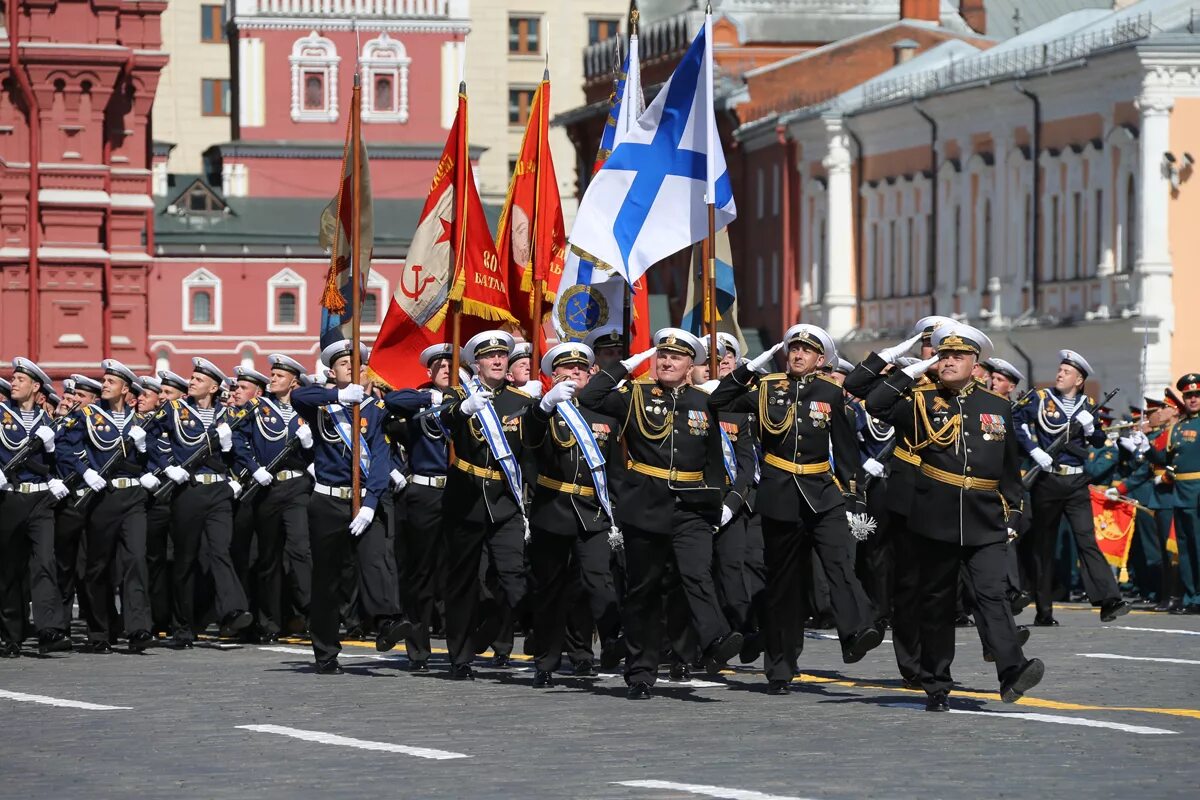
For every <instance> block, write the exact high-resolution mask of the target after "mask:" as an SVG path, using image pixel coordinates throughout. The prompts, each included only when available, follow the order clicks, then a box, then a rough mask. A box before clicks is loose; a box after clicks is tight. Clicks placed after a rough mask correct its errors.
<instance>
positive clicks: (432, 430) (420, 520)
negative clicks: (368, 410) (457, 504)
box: [383, 343, 451, 672]
mask: <svg viewBox="0 0 1200 800" xmlns="http://www.w3.org/2000/svg"><path fill="white" fill-rule="evenodd" d="M450 356H451V346H450V345H449V344H446V343H443V344H435V345H430V346H429V347H426V348H425V349H424V350H423V351H422V352H421V363H423V364H424V365H425V367H426V369H428V370H429V381H428V383H426V384H424V385H422V386H420V387H418V388H416V389H400V390H399V391H394V392H389V393H388V394H387V396H385V397H384V399H383V401H384V404H385V405H386V406H387V408H388V410H389V411H390V412H392V413H393V414H396V415H398V416H400V417H401V418H403V419H404V420H405V428H406V431H407V436H406V441H405V445H406V447H407V449H408V464H409V468H410V470H411V471H412V474H411V476H410V477H409V478H408V488H407V489H405V491H404V494H403V495H402V496H401V497H402V499H401V500H399V501H398V502H402V503H404V506H405V508H404V511H405V515H406V520H405V524H404V525H402V526H399V527H398V529H397V530H398V532H399V535H400V538H401V540H402V545H403V549H404V561H403V562H402V563H401V564H400V570H401V573H402V574H401V582H400V588H401V593H402V599H403V605H404V609H405V611H406V612H407V614H408V618H409V620H410V621H411V622H412V632H411V633H410V634H409V635H408V639H407V641H406V642H405V645H406V649H407V652H408V664H409V669H410V670H411V671H413V672H427V671H428V670H429V656H430V653H431V652H432V651H431V647H432V645H431V644H430V641H429V636H430V631H431V629H432V627H433V621H434V616H435V614H436V613H437V603H438V600H439V599H440V598H441V597H442V595H443V591H442V590H443V575H442V569H441V567H442V561H443V558H444V556H443V553H444V543H443V532H442V508H443V501H442V495H443V493H444V491H445V488H446V468H447V467H448V466H449V450H448V447H447V444H448V438H449V436H448V434H447V431H446V428H445V426H444V425H442V421H441V417H440V416H439V415H438V414H437V413H436V412H435V413H428V414H425V415H423V416H420V417H418V414H420V413H421V412H422V411H426V410H428V409H430V408H431V407H433V406H440V405H441V404H442V403H443V402H445V400H446V397H447V394H448V392H449V389H450Z"/></svg>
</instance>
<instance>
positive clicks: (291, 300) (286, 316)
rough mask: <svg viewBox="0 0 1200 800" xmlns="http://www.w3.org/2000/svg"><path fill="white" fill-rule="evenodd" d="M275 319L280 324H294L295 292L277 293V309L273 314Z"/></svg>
mask: <svg viewBox="0 0 1200 800" xmlns="http://www.w3.org/2000/svg"><path fill="white" fill-rule="evenodd" d="M275 320H276V321H277V322H278V323H279V324H280V325H295V324H296V293H295V292H280V293H279V310H278V311H277V312H276V314H275Z"/></svg>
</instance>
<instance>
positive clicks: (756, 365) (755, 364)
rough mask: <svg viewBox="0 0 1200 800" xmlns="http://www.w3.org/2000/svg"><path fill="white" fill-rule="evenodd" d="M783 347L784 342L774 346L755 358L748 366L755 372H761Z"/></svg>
mask: <svg viewBox="0 0 1200 800" xmlns="http://www.w3.org/2000/svg"><path fill="white" fill-rule="evenodd" d="M782 347H783V342H780V343H779V344H777V345H775V346H774V347H772V348H771V349H770V350H768V351H766V352H765V353H762V354H761V355H759V356H758V357H757V358H755V359H753V360H752V361H751V362H750V363H749V364H748V366H749V367H750V369H752V370H754V371H755V372H761V371H762V370H763V368H764V367H766V366H767V365H768V364H770V363H771V362H772V361H773V360H774V359H775V354H776V353H778V352H779V350H780V349H781V348H782Z"/></svg>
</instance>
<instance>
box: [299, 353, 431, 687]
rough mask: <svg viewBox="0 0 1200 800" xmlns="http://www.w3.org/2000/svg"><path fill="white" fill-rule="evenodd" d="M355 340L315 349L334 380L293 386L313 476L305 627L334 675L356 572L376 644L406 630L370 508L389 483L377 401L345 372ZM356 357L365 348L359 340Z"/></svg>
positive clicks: (391, 563)
mask: <svg viewBox="0 0 1200 800" xmlns="http://www.w3.org/2000/svg"><path fill="white" fill-rule="evenodd" d="M353 348H354V343H353V342H352V341H351V340H349V339H342V340H341V341H337V342H334V343H333V344H331V345H329V346H328V347H326V348H325V349H324V350H323V351H321V362H322V363H323V364H325V365H326V366H328V367H329V368H330V369H331V370H332V371H333V380H334V384H335V386H334V387H333V388H326V387H324V386H302V387H300V388H298V389H295V390H293V391H292V405H293V406H295V408H296V411H297V412H298V413H299V414H300V416H301V417H303V418H304V420H305V422H307V423H308V424H309V425H311V426H312V428H313V440H314V441H313V471H314V473H315V477H316V483H315V485H314V486H313V496H312V500H311V501H310V502H309V506H308V532H309V539H310V541H311V545H312V559H313V576H312V603H311V605H310V607H309V631H310V632H311V633H312V644H313V653H314V655H315V657H316V663H317V673H318V674H320V675H341V674H342V668H341V666H340V665H339V664H338V658H337V657H338V654H339V653H340V652H341V651H342V644H341V641H340V639H339V636H338V628H339V623H340V619H339V610H340V609H341V607H342V605H343V604H344V603H345V602H346V601H347V598H349V597H350V594H351V592H352V591H353V589H354V585H353V583H350V584H349V585H347V583H346V577H347V574H348V575H349V577H350V578H351V579H352V580H357V582H358V586H359V602H360V603H361V605H362V607H363V610H364V611H365V612H366V613H367V614H368V615H370V616H372V617H374V619H375V624H376V628H377V630H378V635H377V636H376V637H375V649H376V650H378V651H379V652H386V651H388V650H391V649H392V648H393V647H395V646H396V643H397V642H399V641H400V640H401V639H403V638H404V637H405V636H407V635H408V632H409V630H410V629H411V626H410V625H409V624H408V623H407V622H405V621H404V619H403V617H402V616H401V613H400V605H399V589H398V587H397V585H396V554H395V551H394V550H393V549H392V546H391V543H390V542H389V541H388V538H387V524H386V521H385V520H384V519H383V518H382V516H376V513H375V512H376V509H377V508H378V507H379V503H380V501H381V500H382V499H383V493H384V492H385V491H387V489H388V480H389V477H388V472H389V471H390V465H391V460H390V456H389V453H388V444H387V440H386V439H385V438H384V432H383V423H384V417H385V416H386V411H385V410H384V406H383V403H382V402H381V401H378V400H375V399H373V398H370V397H368V396H367V394H366V392H365V390H364V389H363V387H362V386H360V385H359V384H357V383H355V382H354V380H355V378H356V377H357V376H355V375H353V374H352V369H353V367H352V365H353V360H352V358H351V353H352V352H353ZM359 353H360V355H361V357H362V363H363V364H366V363H367V354H368V350H367V348H366V346H365V345H359ZM355 405H357V406H358V407H359V429H358V430H357V431H354V430H352V429H351V428H352V425H353V413H352V408H353V406H355ZM351 436H358V437H359V444H360V451H359V458H360V462H359V463H360V467H361V474H362V486H363V488H362V505H361V506H360V507H359V510H358V513H357V514H352V513H351V509H352V505H351V499H352V497H353V491H354V490H353V470H354V468H353V464H352V461H351V458H352V457H353V455H352V454H353V452H354V451H353V441H354V440H353V439H351V438H350V437H351ZM351 557H353V558H354V560H356V561H357V562H358V571H357V573H353V572H351V573H347V572H346V570H345V569H344V566H345V564H346V563H347V560H348V559H349V558H351Z"/></svg>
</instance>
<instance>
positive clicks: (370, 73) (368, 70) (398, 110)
mask: <svg viewBox="0 0 1200 800" xmlns="http://www.w3.org/2000/svg"><path fill="white" fill-rule="evenodd" d="M411 63H412V59H411V58H409V57H408V51H407V50H406V49H405V47H404V43H403V42H401V41H400V40H399V39H393V38H392V37H390V36H388V35H387V31H384V32H382V33H380V34H379V36H378V38H375V39H372V40H371V41H369V42H367V43H366V44H364V45H363V49H362V67H363V72H364V73H365V74H366V86H365V87H364V91H363V93H362V118H363V121H364V122H399V123H405V122H408V67H409V65H410V64H411ZM379 76H389V77H391V79H392V87H393V89H392V91H393V92H394V93H395V98H394V102H393V103H392V109H391V111H380V110H379V109H378V108H376V103H375V79H376V77H379Z"/></svg>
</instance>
